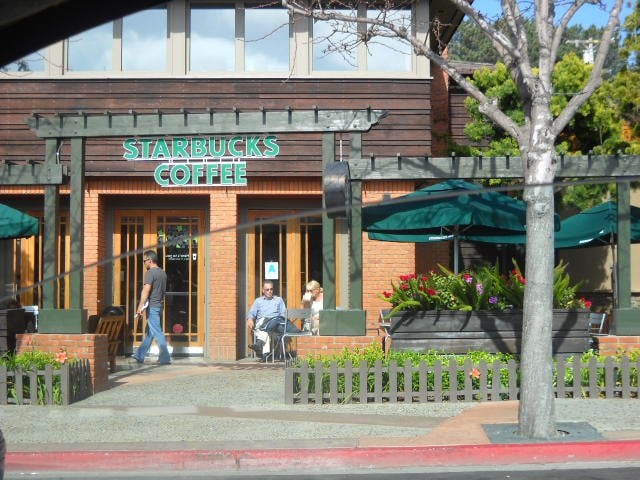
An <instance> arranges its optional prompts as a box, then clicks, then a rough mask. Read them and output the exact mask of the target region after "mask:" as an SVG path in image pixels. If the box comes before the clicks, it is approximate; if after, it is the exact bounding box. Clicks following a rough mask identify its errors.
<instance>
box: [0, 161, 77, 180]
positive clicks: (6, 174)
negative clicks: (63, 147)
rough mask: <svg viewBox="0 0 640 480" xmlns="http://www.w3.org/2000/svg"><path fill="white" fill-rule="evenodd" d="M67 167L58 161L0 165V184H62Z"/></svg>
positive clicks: (67, 172) (67, 173) (67, 170)
mask: <svg viewBox="0 0 640 480" xmlns="http://www.w3.org/2000/svg"><path fill="white" fill-rule="evenodd" d="M68 175H69V169H68V168H67V166H66V165H61V164H59V163H51V164H50V163H44V164H40V163H35V162H32V163H31V164H30V165H12V164H8V165H7V164H4V165H0V185H62V184H63V183H64V182H65V180H66V178H67V176H68Z"/></svg>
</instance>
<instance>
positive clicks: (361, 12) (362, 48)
mask: <svg viewBox="0 0 640 480" xmlns="http://www.w3.org/2000/svg"><path fill="white" fill-rule="evenodd" d="M358 16H359V17H366V16H367V5H359V6H358ZM368 26H369V25H368V24H366V23H358V24H357V28H358V34H359V35H364V34H365V33H366V32H367V27H368ZM357 58H358V71H360V72H366V71H367V45H366V44H365V43H364V42H360V43H358V57H357Z"/></svg>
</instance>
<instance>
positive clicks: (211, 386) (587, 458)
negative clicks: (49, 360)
mask: <svg viewBox="0 0 640 480" xmlns="http://www.w3.org/2000/svg"><path fill="white" fill-rule="evenodd" d="M110 382H111V388H110V389H109V390H107V391H105V392H101V393H99V394H96V395H94V396H92V397H90V398H88V399H86V400H83V401H82V402H78V403H75V404H73V405H70V406H67V407H42V406H0V425H1V428H2V430H3V432H4V435H5V438H6V441H7V451H8V453H7V465H6V468H7V472H24V471H29V472H37V471H43V470H62V471H64V470H69V471H78V470H87V469H90V470H94V471H97V470H105V471H107V470H109V471H115V470H125V471H135V470H143V469H144V470H148V469H149V468H160V469H163V470H172V469H180V470H200V469H205V468H206V469H216V470H218V471H221V472H223V471H229V472H231V471H249V470H256V469H266V470H270V471H273V470H276V471H285V470H286V471H298V470H302V469H304V470H305V471H308V470H309V469H310V468H311V469H318V470H322V469H327V468H393V467H398V468H400V467H412V466H413V467H415V466H423V465H425V466H426V465H428V466H436V465H441V466H456V465H458V466H463V465H478V466H480V465H496V464H497V465H500V464H504V465H507V464H523V463H566V462H571V463H573V462H578V463H585V462H589V463H591V462H640V400H639V399H631V400H622V399H614V400H581V399H578V400H569V399H562V400H557V401H556V418H557V421H558V424H559V425H562V426H563V428H566V431H567V432H568V434H567V435H564V436H563V437H559V438H558V439H556V440H554V441H553V442H544V443H535V444H532V443H522V442H520V441H519V440H513V439H508V440H507V441H504V440H503V438H504V437H500V435H498V437H497V438H496V437H495V433H492V432H491V429H488V427H500V428H501V429H502V430H503V431H506V432H513V428H511V427H512V426H513V425H514V424H515V423H516V422H517V409H518V403H517V402H516V401H506V402H484V403H439V404H436V403H429V404H410V405H405V404H382V405H373V404H368V405H358V404H355V405H285V404H284V374H283V370H282V365H281V364H277V363H276V364H275V365H272V364H258V363H255V362H254V361H253V360H244V361H239V362H232V363H213V362H208V361H206V360H203V359H201V358H200V359H198V358H185V359H177V360H176V361H175V362H174V364H173V365H171V366H155V365H151V364H149V365H144V366H138V365H137V364H136V363H135V362H134V361H133V360H129V359H123V358H120V359H118V372H116V373H115V374H112V375H111V377H110ZM574 425H577V426H580V427H581V428H577V429H576V430H575V431H574V430H573V426H574ZM500 428H499V429H498V430H500ZM559 428H560V427H559ZM581 431H586V432H587V436H586V437H584V438H583V437H581V436H580V432H581Z"/></svg>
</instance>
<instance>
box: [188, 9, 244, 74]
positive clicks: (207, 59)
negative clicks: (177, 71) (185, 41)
mask: <svg viewBox="0 0 640 480" xmlns="http://www.w3.org/2000/svg"><path fill="white" fill-rule="evenodd" d="M235 14H236V11H235V8H234V6H233V5H208V4H197V3H196V4H193V5H191V12H190V26H191V29H190V34H191V36H190V49H189V53H190V55H189V61H190V69H191V71H193V72H212V71H218V72H233V71H234V70H235V68H236V62H235V40H236V16H235Z"/></svg>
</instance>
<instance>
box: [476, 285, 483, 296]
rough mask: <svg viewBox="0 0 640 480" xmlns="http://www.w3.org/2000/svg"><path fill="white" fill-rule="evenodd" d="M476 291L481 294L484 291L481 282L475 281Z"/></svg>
mask: <svg viewBox="0 0 640 480" xmlns="http://www.w3.org/2000/svg"><path fill="white" fill-rule="evenodd" d="M476 291H477V292H478V294H479V295H482V292H484V287H483V286H482V284H481V283H476Z"/></svg>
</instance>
